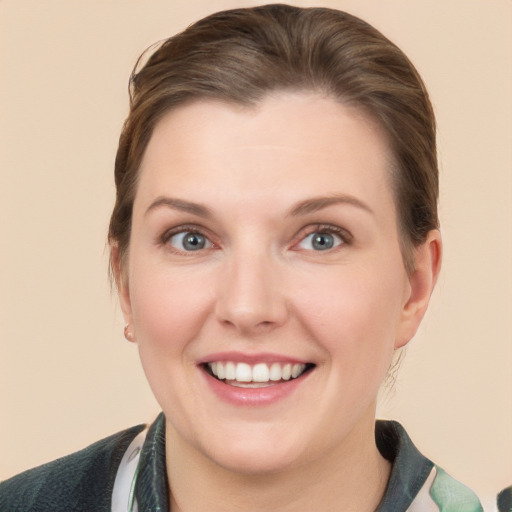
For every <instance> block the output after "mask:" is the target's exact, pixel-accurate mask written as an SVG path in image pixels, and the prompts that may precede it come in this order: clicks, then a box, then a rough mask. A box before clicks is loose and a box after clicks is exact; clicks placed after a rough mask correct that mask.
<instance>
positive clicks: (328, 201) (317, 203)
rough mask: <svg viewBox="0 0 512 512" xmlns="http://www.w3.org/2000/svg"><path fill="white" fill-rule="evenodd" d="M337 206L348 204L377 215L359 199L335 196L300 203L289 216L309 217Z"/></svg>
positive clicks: (292, 209) (343, 195) (348, 196)
mask: <svg viewBox="0 0 512 512" xmlns="http://www.w3.org/2000/svg"><path fill="white" fill-rule="evenodd" d="M336 204H348V205H351V206H355V207H357V208H360V209H362V210H364V211H366V212H368V213H370V214H372V215H375V213H374V211H373V210H372V209H371V208H370V207H369V206H368V205H367V204H366V203H364V202H363V201H361V200H360V199H357V197H354V196H350V195H346V194H334V195H331V196H327V197H313V198H311V199H306V200H304V201H300V202H299V203H297V204H296V205H295V206H293V208H291V210H290V211H289V213H288V215H289V216H292V217H297V216H300V215H307V214H309V213H314V212H317V211H319V210H322V209H324V208H327V207H329V206H333V205H336Z"/></svg>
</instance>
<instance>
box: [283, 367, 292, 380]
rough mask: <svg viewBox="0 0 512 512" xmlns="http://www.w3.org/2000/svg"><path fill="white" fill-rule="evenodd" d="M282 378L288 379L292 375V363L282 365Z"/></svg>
mask: <svg viewBox="0 0 512 512" xmlns="http://www.w3.org/2000/svg"><path fill="white" fill-rule="evenodd" d="M282 376H283V380H290V378H291V376H292V365H291V364H285V365H284V366H283V374H282Z"/></svg>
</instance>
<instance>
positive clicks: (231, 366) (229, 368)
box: [224, 361, 236, 380]
mask: <svg viewBox="0 0 512 512" xmlns="http://www.w3.org/2000/svg"><path fill="white" fill-rule="evenodd" d="M224 372H225V375H226V379H227V380H235V379H236V367H235V363H232V362H231V361H229V362H228V363H226V364H225V366H224Z"/></svg>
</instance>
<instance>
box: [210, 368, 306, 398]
mask: <svg viewBox="0 0 512 512" xmlns="http://www.w3.org/2000/svg"><path fill="white" fill-rule="evenodd" d="M201 371H202V373H203V374H204V376H205V378H206V381H207V383H208V385H209V387H210V389H211V390H212V391H213V392H214V393H215V394H216V395H217V396H218V397H219V398H220V399H221V400H223V401H224V402H228V403H230V404H232V405H237V406H249V407H258V406H265V405H270V404H274V403H276V402H278V401H279V400H282V399H284V398H285V397H287V396H289V395H291V394H292V393H293V392H294V391H295V390H296V389H297V388H298V387H299V386H300V385H301V384H302V383H303V382H304V381H305V380H306V379H307V378H308V376H309V374H310V373H311V370H310V371H308V372H306V373H305V374H304V375H302V376H301V377H299V378H297V379H293V380H289V381H286V382H280V383H279V384H271V385H270V386H266V387H262V388H239V387H236V386H230V385H229V384H226V383H224V382H223V381H220V380H218V379H216V378H215V377H212V376H211V375H210V374H209V373H208V372H206V371H205V370H204V369H201Z"/></svg>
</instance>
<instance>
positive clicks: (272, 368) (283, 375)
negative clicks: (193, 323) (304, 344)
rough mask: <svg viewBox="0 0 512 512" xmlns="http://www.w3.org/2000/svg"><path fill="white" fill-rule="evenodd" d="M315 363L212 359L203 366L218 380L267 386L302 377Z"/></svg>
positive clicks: (225, 382) (242, 386)
mask: <svg viewBox="0 0 512 512" xmlns="http://www.w3.org/2000/svg"><path fill="white" fill-rule="evenodd" d="M314 367H315V365H314V364H313V363H278V362H274V363H271V364H268V363H256V364H248V363H241V362H234V361H211V362H207V363H204V364H203V368H204V370H205V371H206V373H208V374H209V375H211V376H212V377H213V378H215V379H217V380H218V381H221V382H223V383H224V384H227V385H229V386H234V387H239V388H265V387H270V386H275V385H277V384H281V383H284V382H289V381H292V380H296V379H300V378H301V377H303V376H304V375H306V374H307V373H308V372H310V371H311V370H312V369H313V368H314Z"/></svg>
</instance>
